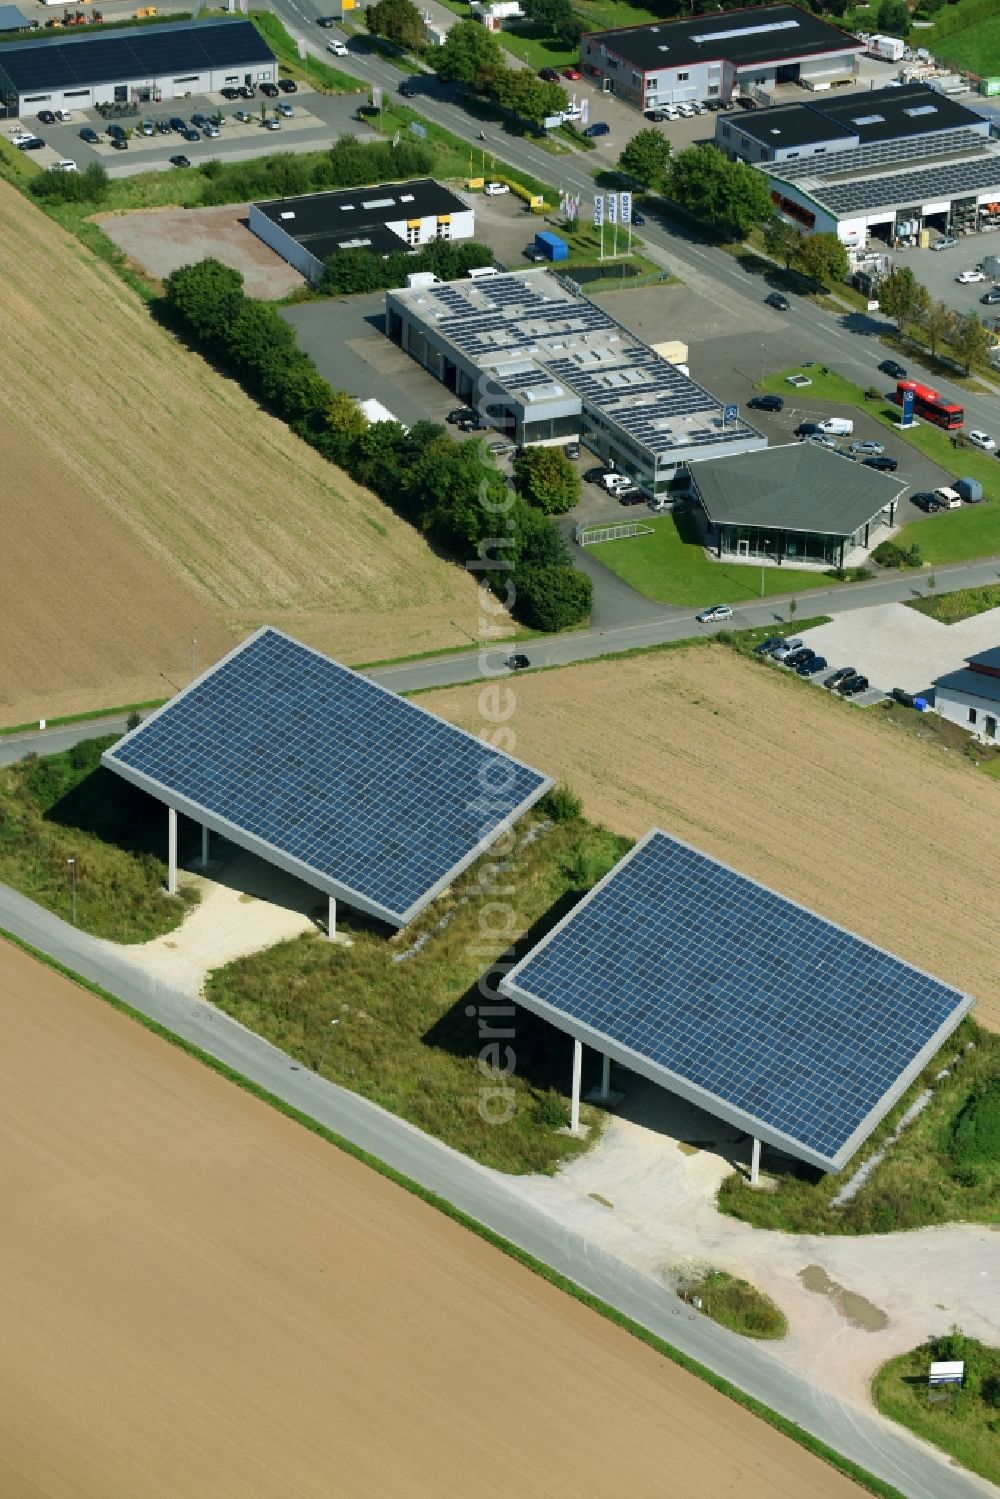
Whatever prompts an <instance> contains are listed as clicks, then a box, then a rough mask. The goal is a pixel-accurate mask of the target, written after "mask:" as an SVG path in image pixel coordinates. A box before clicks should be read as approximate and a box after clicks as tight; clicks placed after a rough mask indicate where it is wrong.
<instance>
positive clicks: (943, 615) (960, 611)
mask: <svg viewBox="0 0 1000 1499" xmlns="http://www.w3.org/2000/svg"><path fill="white" fill-rule="evenodd" d="M904 602H905V604H906V605H907V608H909V609H916V611H917V613H918V614H929V615H930V617H931V619H937V620H940V621H941V623H942V624H943V625H957V624H958V622H959V620H961V619H971V618H972V616H973V615H974V614H985V613H986V612H987V610H989V609H1000V583H988V584H987V585H986V586H985V588H956V589H955V590H954V591H953V592H952V593H935V594H931V595H930V596H929V597H928V598H925V599H905V600H904Z"/></svg>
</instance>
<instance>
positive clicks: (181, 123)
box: [170, 115, 188, 135]
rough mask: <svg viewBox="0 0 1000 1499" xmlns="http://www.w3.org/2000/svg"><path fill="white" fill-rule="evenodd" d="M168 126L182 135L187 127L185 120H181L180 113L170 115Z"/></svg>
mask: <svg viewBox="0 0 1000 1499" xmlns="http://www.w3.org/2000/svg"><path fill="white" fill-rule="evenodd" d="M170 128H171V130H176V131H177V134H178V135H183V134H184V132H185V130H186V129H187V128H188V127H187V120H182V119H181V117H180V115H171V117H170Z"/></svg>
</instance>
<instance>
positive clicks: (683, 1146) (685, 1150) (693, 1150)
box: [677, 1140, 701, 1155]
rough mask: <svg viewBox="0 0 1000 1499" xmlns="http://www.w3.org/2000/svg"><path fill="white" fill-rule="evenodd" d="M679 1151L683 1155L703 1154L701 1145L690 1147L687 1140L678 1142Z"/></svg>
mask: <svg viewBox="0 0 1000 1499" xmlns="http://www.w3.org/2000/svg"><path fill="white" fill-rule="evenodd" d="M677 1149H678V1150H679V1151H680V1153H681V1155H699V1154H700V1153H701V1146H700V1145H689V1144H688V1142H687V1141H686V1140H678V1141H677Z"/></svg>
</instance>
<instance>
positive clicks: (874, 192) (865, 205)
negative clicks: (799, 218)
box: [809, 152, 1000, 214]
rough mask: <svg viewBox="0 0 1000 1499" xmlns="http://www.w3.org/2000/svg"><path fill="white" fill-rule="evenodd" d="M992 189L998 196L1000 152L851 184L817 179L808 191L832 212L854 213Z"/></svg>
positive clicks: (889, 174) (999, 190) (860, 180)
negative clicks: (895, 204)
mask: <svg viewBox="0 0 1000 1499" xmlns="http://www.w3.org/2000/svg"><path fill="white" fill-rule="evenodd" d="M988 189H996V191H997V192H998V193H1000V153H995V154H994V153H992V152H991V153H990V154H989V155H986V156H982V157H979V158H977V159H975V160H973V161H952V162H949V163H948V164H947V165H943V166H938V167H930V168H928V169H927V170H925V171H922V172H899V173H882V174H881V175H879V176H877V177H868V178H864V177H860V178H856V179H855V180H854V181H853V182H835V181H831V180H830V179H829V178H827V179H825V180H822V179H821V180H820V181H818V182H817V183H816V185H815V186H813V187H811V188H810V189H809V191H810V194H811V196H812V197H814V198H816V199H817V200H818V201H819V202H820V203H824V204H825V205H826V206H827V207H828V208H829V209H831V210H832V212H834V213H838V214H843V213H857V212H860V211H862V210H863V209H872V208H881V207H883V206H884V205H886V204H894V203H899V204H909V203H913V204H920V203H926V202H928V201H929V200H930V199H932V198H957V197H961V196H962V194H963V193H968V194H969V195H970V196H971V195H972V194H973V193H980V192H984V191H986V190H988Z"/></svg>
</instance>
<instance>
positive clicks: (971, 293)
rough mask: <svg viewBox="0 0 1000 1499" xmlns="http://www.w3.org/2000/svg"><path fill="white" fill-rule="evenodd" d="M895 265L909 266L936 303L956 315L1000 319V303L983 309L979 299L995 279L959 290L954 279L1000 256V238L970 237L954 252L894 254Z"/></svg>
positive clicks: (960, 241) (988, 235) (907, 252)
mask: <svg viewBox="0 0 1000 1499" xmlns="http://www.w3.org/2000/svg"><path fill="white" fill-rule="evenodd" d="M893 254H894V256H895V259H896V264H897V265H899V266H907V267H908V268H909V269H910V270H911V271H912V272H913V274H914V276H915V277H916V278H917V280H918V281H919V282H920V283H921V284H922V285H923V286H926V288H927V290H928V291H929V292H930V294H931V296H932V297H933V299H934V301H935V302H943V303H944V304H945V306H946V307H951V308H953V309H954V311H955V312H972V313H974V314H975V315H976V317H986V318H990V319H991V320H992V319H994V318H1000V303H998V304H997V305H996V306H995V307H984V306H983V305H982V304H981V302H980V300H979V299H980V297H981V296H982V295H983V293H984V292H985V291H987V290H988V289H989V288H990V287H991V286H992V285H993V281H992V278H990V279H988V280H986V281H979V282H973V283H972V284H971V285H968V286H960V285H959V283H958V281H957V280H956V279H955V278H956V277H957V276H958V274H959V272H961V271H971V270H973V269H974V268H975V267H976V266H977V265H978V264H979V263H980V261H981V260H982V259H983V257H984V256H986V255H1000V234H995V233H991V234H967V235H966V236H965V237H964V238H963V239H960V240H959V242H958V244H957V245H956V246H955V247H954V249H951V250H904V251H902V252H897V251H894V252H893Z"/></svg>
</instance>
